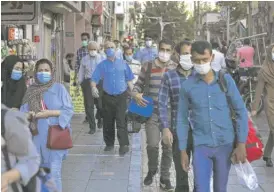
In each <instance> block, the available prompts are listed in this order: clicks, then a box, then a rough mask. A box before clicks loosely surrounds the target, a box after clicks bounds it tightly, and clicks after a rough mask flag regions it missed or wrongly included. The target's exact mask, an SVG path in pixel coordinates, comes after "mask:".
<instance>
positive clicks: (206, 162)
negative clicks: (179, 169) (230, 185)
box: [193, 143, 233, 192]
mask: <svg viewBox="0 0 274 192" xmlns="http://www.w3.org/2000/svg"><path fill="white" fill-rule="evenodd" d="M232 150H233V144H232V143H231V144H227V145H222V146H220V147H214V148H212V147H207V146H197V147H194V153H193V172H194V180H195V188H196V192H210V178H211V173H212V170H213V187H214V192H226V191H227V182H228V175H229V171H230V167H231V161H230V157H231V153H232Z"/></svg>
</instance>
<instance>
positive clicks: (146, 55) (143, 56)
mask: <svg viewBox="0 0 274 192" xmlns="http://www.w3.org/2000/svg"><path fill="white" fill-rule="evenodd" d="M145 41H146V42H145V43H146V47H145V48H143V49H140V50H139V51H138V52H137V53H136V58H135V59H136V60H138V61H140V62H141V64H144V63H146V62H148V61H153V60H154V59H155V58H156V57H157V56H158V50H157V48H154V47H152V38H151V37H149V36H146V38H145Z"/></svg>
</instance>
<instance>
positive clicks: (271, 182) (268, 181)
mask: <svg viewBox="0 0 274 192" xmlns="http://www.w3.org/2000/svg"><path fill="white" fill-rule="evenodd" d="M254 120H255V122H256V125H257V127H258V129H259V132H260V134H261V135H262V137H263V141H264V144H265V143H266V140H267V138H268V132H269V128H268V124H267V119H266V116H265V114H264V112H262V114H261V115H259V116H258V117H257V118H254ZM141 137H142V172H143V173H142V180H141V182H142V181H143V180H144V178H145V177H146V174H147V172H148V170H147V153H146V135H145V130H141ZM161 153H162V151H161V147H160V154H161ZM159 159H161V155H159ZM272 159H273V160H274V152H273V153H272ZM159 162H160V161H159ZM252 166H253V168H254V170H255V172H256V174H257V178H258V182H259V187H258V189H257V190H255V192H273V191H274V168H267V167H266V166H265V162H264V161H263V160H258V161H255V162H253V163H252ZM159 178H160V175H159V174H157V175H156V178H155V179H154V182H153V183H152V185H151V186H144V185H143V184H142V192H161V191H162V190H161V189H160V188H159V185H160V182H159ZM175 178H176V177H175V169H174V164H173V163H172V167H171V178H170V179H171V182H172V184H173V186H175V183H176V180H175ZM190 186H193V181H190ZM248 191H250V190H248V189H246V188H245V187H243V186H242V185H240V184H239V182H238V178H237V175H236V172H235V170H234V169H233V167H232V168H231V172H230V176H229V181H228V192H248Z"/></svg>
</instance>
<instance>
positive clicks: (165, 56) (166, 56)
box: [158, 52, 171, 63]
mask: <svg viewBox="0 0 274 192" xmlns="http://www.w3.org/2000/svg"><path fill="white" fill-rule="evenodd" d="M170 56H171V55H170V53H167V52H159V55H158V57H159V60H160V61H161V62H163V63H166V62H168V61H169V60H170Z"/></svg>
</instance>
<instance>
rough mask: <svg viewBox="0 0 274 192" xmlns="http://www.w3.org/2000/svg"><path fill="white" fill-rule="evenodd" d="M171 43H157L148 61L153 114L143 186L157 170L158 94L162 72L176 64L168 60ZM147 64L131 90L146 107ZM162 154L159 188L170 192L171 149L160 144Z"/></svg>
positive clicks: (148, 123) (168, 41) (148, 124)
mask: <svg viewBox="0 0 274 192" xmlns="http://www.w3.org/2000/svg"><path fill="white" fill-rule="evenodd" d="M173 48H174V45H173V42H172V41H170V40H162V41H160V43H159V55H158V57H157V58H156V59H155V60H153V61H150V62H152V69H151V77H150V83H149V87H150V89H149V96H151V97H152V98H153V102H154V112H153V114H152V116H151V118H150V119H149V120H148V121H147V122H146V125H145V129H146V136H147V154H148V169H149V172H148V174H147V176H146V178H145V180H144V184H145V185H151V184H152V182H153V177H154V175H155V174H156V172H157V170H158V164H159V162H158V156H159V143H160V141H161V129H160V125H159V113H158V105H157V103H158V92H159V89H160V87H161V79H162V76H163V74H164V72H166V71H168V70H171V69H175V68H176V67H177V64H176V63H174V62H173V61H171V60H170V56H171V55H172V53H173ZM148 63H149V62H146V63H144V65H143V66H142V68H141V73H140V75H139V78H138V80H137V82H136V84H135V87H134V89H133V94H132V95H133V97H134V98H135V100H136V102H137V103H138V104H139V105H141V106H145V105H146V102H147V101H146V100H145V99H144V98H143V97H142V95H143V88H144V80H145V72H146V70H147V68H148ZM162 148H163V154H162V160H161V178H160V186H161V187H162V188H163V189H164V190H167V191H172V190H173V187H172V186H171V183H170V172H169V169H170V167H171V162H172V148H171V147H170V146H167V145H166V144H164V143H162Z"/></svg>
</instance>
